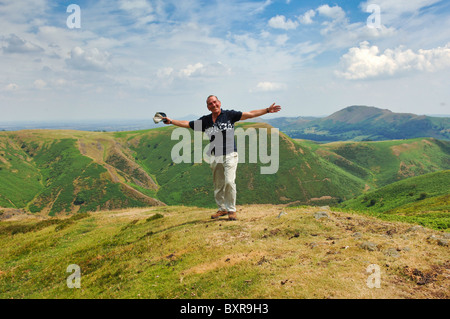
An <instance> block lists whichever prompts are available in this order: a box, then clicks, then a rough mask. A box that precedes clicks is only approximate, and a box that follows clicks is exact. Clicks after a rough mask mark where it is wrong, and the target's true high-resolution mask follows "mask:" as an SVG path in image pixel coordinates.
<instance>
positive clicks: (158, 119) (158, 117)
mask: <svg viewBox="0 0 450 319" xmlns="http://www.w3.org/2000/svg"><path fill="white" fill-rule="evenodd" d="M163 117H167V115H166V113H163V112H156V114H155V116H154V117H153V122H155V124H158V123H159V122H161V121H162V119H163ZM164 122H165V121H164Z"/></svg>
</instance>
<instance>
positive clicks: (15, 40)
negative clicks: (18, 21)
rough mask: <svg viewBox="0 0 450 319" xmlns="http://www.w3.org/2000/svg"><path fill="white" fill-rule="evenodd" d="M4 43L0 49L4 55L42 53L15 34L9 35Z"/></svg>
mask: <svg viewBox="0 0 450 319" xmlns="http://www.w3.org/2000/svg"><path fill="white" fill-rule="evenodd" d="M4 42H5V45H4V46H3V47H2V49H3V52H4V53H37V52H42V51H44V49H42V48H41V47H40V46H38V45H36V44H33V43H31V42H29V41H26V40H24V39H22V38H20V37H18V36H17V35H15V34H11V35H10V36H9V38H6V39H5V40H4Z"/></svg>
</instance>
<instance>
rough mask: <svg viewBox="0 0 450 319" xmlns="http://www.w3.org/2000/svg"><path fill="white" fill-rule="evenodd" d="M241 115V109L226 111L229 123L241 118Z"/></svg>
mask: <svg viewBox="0 0 450 319" xmlns="http://www.w3.org/2000/svg"><path fill="white" fill-rule="evenodd" d="M241 117H242V112H241V111H235V110H230V111H228V119H229V120H230V121H231V123H234V122H237V121H239V120H240V119H241Z"/></svg>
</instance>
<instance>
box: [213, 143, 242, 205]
mask: <svg viewBox="0 0 450 319" xmlns="http://www.w3.org/2000/svg"><path fill="white" fill-rule="evenodd" d="M237 164H238V153H237V152H234V153H231V154H229V155H226V156H224V157H221V158H219V159H215V160H213V161H212V162H211V169H212V172H213V181H214V198H215V200H216V203H217V206H218V208H219V210H221V211H228V212H235V211H236V183H235V180H236V169H237Z"/></svg>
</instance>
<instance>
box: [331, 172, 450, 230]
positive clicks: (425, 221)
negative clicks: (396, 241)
mask: <svg viewBox="0 0 450 319" xmlns="http://www.w3.org/2000/svg"><path fill="white" fill-rule="evenodd" d="M449 190H450V170H446V171H439V172H434V173H429V174H425V175H422V176H417V177H411V178H407V179H405V180H402V181H399V182H396V183H393V184H390V185H387V186H385V187H382V188H379V189H377V190H374V191H371V192H368V193H365V194H363V195H360V196H358V197H356V198H354V199H351V200H347V201H345V202H343V203H341V204H340V205H338V207H339V208H341V209H347V210H356V211H360V212H367V213H369V214H373V215H376V216H378V217H382V218H388V219H397V220H403V221H408V222H415V223H420V224H422V225H424V226H427V227H431V228H435V229H448V228H450V213H449V211H450V192H449Z"/></svg>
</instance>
